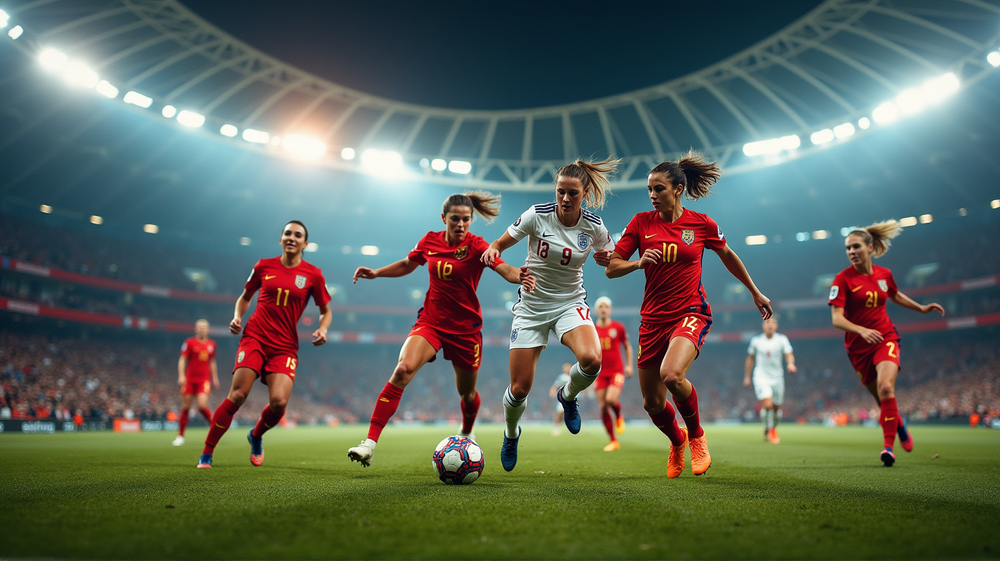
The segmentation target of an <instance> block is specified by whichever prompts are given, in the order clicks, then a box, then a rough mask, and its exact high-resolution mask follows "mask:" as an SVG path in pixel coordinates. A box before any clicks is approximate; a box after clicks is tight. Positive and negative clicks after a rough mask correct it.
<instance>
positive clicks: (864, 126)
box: [858, 117, 872, 130]
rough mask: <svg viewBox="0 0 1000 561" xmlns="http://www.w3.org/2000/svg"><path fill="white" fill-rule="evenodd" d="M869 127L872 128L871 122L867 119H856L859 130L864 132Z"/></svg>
mask: <svg viewBox="0 0 1000 561" xmlns="http://www.w3.org/2000/svg"><path fill="white" fill-rule="evenodd" d="M870 126H872V121H871V119H869V118H868V117H861V118H860V119H858V128H859V129H862V130H865V129H867V128H868V127H870Z"/></svg>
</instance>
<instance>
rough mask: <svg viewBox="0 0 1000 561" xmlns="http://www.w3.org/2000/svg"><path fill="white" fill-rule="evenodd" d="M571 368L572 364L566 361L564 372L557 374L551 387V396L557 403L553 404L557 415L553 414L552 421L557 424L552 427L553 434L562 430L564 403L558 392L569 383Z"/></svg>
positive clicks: (557, 433)
mask: <svg viewBox="0 0 1000 561" xmlns="http://www.w3.org/2000/svg"><path fill="white" fill-rule="evenodd" d="M571 368H573V365H572V364H570V363H568V362H566V363H564V364H563V367H562V373H561V374H559V375H558V376H556V381H555V382H552V387H551V388H549V397H551V398H552V399H554V400H556V402H555V405H554V406H553V408H554V409H555V415H553V416H552V423H553V424H554V425H555V426H553V427H552V436H559V433H560V432H562V424H563V406H562V403H559V396H558V393H559V390H561V389H562V387H563V386H565V385H566V384H568V383H569V380H570V377H569V371H570V369H571Z"/></svg>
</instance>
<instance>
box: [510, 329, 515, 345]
mask: <svg viewBox="0 0 1000 561" xmlns="http://www.w3.org/2000/svg"><path fill="white" fill-rule="evenodd" d="M514 341H517V330H516V329H511V330H510V342H511V343H513V342H514Z"/></svg>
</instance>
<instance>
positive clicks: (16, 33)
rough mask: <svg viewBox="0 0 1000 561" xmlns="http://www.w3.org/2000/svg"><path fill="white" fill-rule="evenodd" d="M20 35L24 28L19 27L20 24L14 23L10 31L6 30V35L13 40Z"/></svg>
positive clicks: (22, 33)
mask: <svg viewBox="0 0 1000 561" xmlns="http://www.w3.org/2000/svg"><path fill="white" fill-rule="evenodd" d="M21 35H24V28H23V27H21V26H20V25H15V26H14V27H11V28H10V31H8V32H7V37H10V38H11V39H13V40H15V41H17V38H18V37H20V36H21Z"/></svg>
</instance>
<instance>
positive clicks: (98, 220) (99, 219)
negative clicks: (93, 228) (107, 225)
mask: <svg viewBox="0 0 1000 561" xmlns="http://www.w3.org/2000/svg"><path fill="white" fill-rule="evenodd" d="M90 223H91V224H96V225H98V226H100V225H101V224H104V218H102V217H100V216H97V215H96V214H94V215H92V216H91V217H90Z"/></svg>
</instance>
